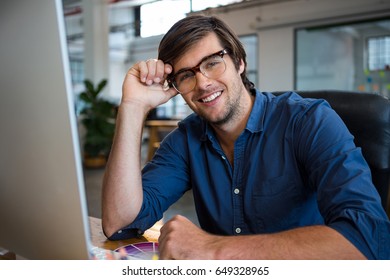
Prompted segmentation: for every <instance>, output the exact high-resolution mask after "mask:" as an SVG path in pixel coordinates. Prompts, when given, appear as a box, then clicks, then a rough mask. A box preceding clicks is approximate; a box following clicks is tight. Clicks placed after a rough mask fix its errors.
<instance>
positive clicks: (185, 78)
mask: <svg viewBox="0 0 390 280" xmlns="http://www.w3.org/2000/svg"><path fill="white" fill-rule="evenodd" d="M227 53H228V51H227V50H226V49H224V50H222V51H219V52H216V53H213V54H211V55H209V56H207V57H205V58H203V59H202V61H201V62H200V63H199V64H198V65H196V66H195V67H192V68H186V69H182V70H180V71H179V72H177V73H176V74H174V75H173V76H172V77H170V78H169V79H168V84H169V85H170V86H173V87H174V88H175V89H176V90H177V91H178V92H179V93H180V94H187V93H189V92H190V91H192V90H193V89H194V88H195V86H196V72H201V73H202V74H203V75H204V76H205V77H207V78H211V79H214V78H218V77H219V76H220V75H222V74H223V73H224V72H225V70H226V64H225V61H224V60H223V56H224V55H225V54H227Z"/></svg>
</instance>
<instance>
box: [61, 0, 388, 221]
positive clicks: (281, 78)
mask: <svg viewBox="0 0 390 280" xmlns="http://www.w3.org/2000/svg"><path fill="white" fill-rule="evenodd" d="M63 7H64V19H65V24H66V30H67V42H68V50H69V58H70V65H71V74H72V83H73V91H74V95H75V100H78V98H77V97H78V95H79V94H80V92H82V91H83V90H84V85H83V81H84V80H85V79H89V80H91V81H93V82H94V83H98V82H99V81H100V80H102V79H107V80H108V84H107V87H106V88H105V89H104V92H103V97H104V98H105V99H107V100H110V101H112V102H114V103H116V104H119V102H120V98H121V86H122V81H123V77H124V75H125V73H126V72H127V70H128V69H129V68H130V67H131V65H133V64H134V63H136V62H138V61H139V60H144V59H148V58H152V57H156V56H157V47H158V44H159V41H160V40H161V38H162V36H163V35H164V33H165V32H166V31H167V30H168V29H169V27H170V26H171V25H172V24H173V23H174V22H176V21H177V20H179V19H181V18H183V17H185V16H186V15H188V14H191V13H205V14H213V15H216V16H218V17H220V18H222V19H224V20H225V21H226V22H227V23H228V24H229V25H230V26H231V27H232V28H233V30H235V32H236V33H237V35H238V36H239V37H240V38H241V40H242V42H243V44H244V46H245V48H246V51H247V54H248V74H249V77H250V79H251V80H252V81H253V82H254V83H255V84H256V86H257V88H259V89H260V90H262V91H282V90H314V89H339V90H352V91H369V92H375V93H377V94H380V95H383V96H386V97H390V1H384V0H343V1H339V0H245V1H239V0H219V1H217V0H216V1H212V0H160V1H156V0H63ZM82 107H83V104H82V102H81V103H80V102H79V101H76V104H75V108H76V113H78V112H79V111H80V110H81V109H82ZM155 113H156V114H155V117H156V118H161V119H182V118H184V117H185V116H187V115H188V114H189V113H190V111H189V109H188V107H187V106H186V105H185V103H184V102H183V100H182V99H181V97H180V96H177V97H176V98H174V99H172V100H171V101H169V102H168V103H167V104H164V105H161V106H160V107H158V108H157V110H156V112H155ZM147 133H148V130H147V129H145V142H144V144H145V145H144V147H143V160H144V161H145V160H146V153H147V149H148V142H147V141H148V135H147ZM82 135H83V131H82V129H80V139H81V142H82V141H83V137H82ZM103 171H104V168H97V169H85V174H84V175H85V182H86V188H87V197H88V202H89V205H90V208H89V209H90V210H89V211H90V215H92V216H97V217H99V216H100V188H101V178H102V173H103ZM177 212H180V213H184V214H186V215H187V216H191V217H190V218H191V219H193V220H195V219H196V218H194V217H193V215H194V214H193V206H192V198H191V193H189V194H188V195H186V197H185V198H184V202H183V203H182V204H180V202H179V203H178V204H177V205H175V206H173V207H172V208H171V209H170V211H168V212H167V215H166V218H169V217H170V216H171V215H174V214H175V213H177Z"/></svg>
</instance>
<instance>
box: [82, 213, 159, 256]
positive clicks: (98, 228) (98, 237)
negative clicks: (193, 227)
mask: <svg viewBox="0 0 390 280" xmlns="http://www.w3.org/2000/svg"><path fill="white" fill-rule="evenodd" d="M162 225H163V222H162V221H158V222H157V223H155V224H154V226H153V227H151V228H150V229H148V230H146V231H145V233H144V234H143V235H142V236H141V237H139V238H130V239H124V240H117V241H111V240H108V239H107V237H106V236H105V235H104V233H103V230H102V220H101V219H99V218H95V217H89V226H90V229H91V241H92V245H93V246H96V247H99V248H103V249H106V250H112V251H113V250H115V249H117V248H119V247H121V246H124V245H128V244H134V243H138V242H146V241H151V242H157V241H158V237H159V236H160V228H161V227H162Z"/></svg>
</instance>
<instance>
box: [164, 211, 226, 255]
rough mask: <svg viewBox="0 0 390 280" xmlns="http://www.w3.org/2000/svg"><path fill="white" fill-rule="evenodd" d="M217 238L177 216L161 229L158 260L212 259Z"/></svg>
mask: <svg viewBox="0 0 390 280" xmlns="http://www.w3.org/2000/svg"><path fill="white" fill-rule="evenodd" d="M218 238H219V237H218V236H213V235H211V234H208V233H207V232H205V231H203V230H201V229H200V228H199V227H197V226H196V225H194V224H193V223H192V222H191V221H190V220H188V219H187V218H185V217H183V216H180V215H177V216H175V217H173V218H172V219H171V220H170V221H168V222H167V223H166V224H165V225H164V226H163V227H162V228H161V234H160V238H159V239H158V243H159V245H158V248H159V252H160V259H163V260H167V259H180V260H185V259H187V260H188V259H191V260H195V259H213V254H212V251H213V247H214V245H216V244H215V241H216V239H218Z"/></svg>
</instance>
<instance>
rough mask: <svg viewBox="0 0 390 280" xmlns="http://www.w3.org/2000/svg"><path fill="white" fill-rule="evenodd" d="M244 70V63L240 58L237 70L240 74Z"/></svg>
mask: <svg viewBox="0 0 390 280" xmlns="http://www.w3.org/2000/svg"><path fill="white" fill-rule="evenodd" d="M244 70H245V63H244V61H243V60H242V59H240V65H239V68H238V72H239V73H240V75H241V74H242V73H243V72H244Z"/></svg>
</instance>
